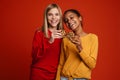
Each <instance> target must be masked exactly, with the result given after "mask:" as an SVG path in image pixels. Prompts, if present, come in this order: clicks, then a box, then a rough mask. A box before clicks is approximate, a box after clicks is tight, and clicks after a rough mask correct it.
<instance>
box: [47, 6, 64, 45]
mask: <svg viewBox="0 0 120 80" xmlns="http://www.w3.org/2000/svg"><path fill="white" fill-rule="evenodd" d="M47 20H48V23H49V30H50V31H51V32H52V34H51V38H50V40H49V42H50V43H53V42H54V39H55V38H62V34H61V30H57V25H58V24H59V22H60V14H59V11H58V9H57V8H53V9H51V10H50V11H48V13H47Z"/></svg>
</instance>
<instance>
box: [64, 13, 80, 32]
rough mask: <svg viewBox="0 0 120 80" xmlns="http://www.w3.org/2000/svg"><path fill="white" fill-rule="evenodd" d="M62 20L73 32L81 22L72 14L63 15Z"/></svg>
mask: <svg viewBox="0 0 120 80" xmlns="http://www.w3.org/2000/svg"><path fill="white" fill-rule="evenodd" d="M64 20H65V24H66V25H67V26H68V27H69V28H70V29H71V30H73V31H74V30H75V29H77V27H79V26H80V25H81V21H82V19H81V17H78V16H77V15H76V14H75V13H73V12H67V13H66V14H65V17H64Z"/></svg>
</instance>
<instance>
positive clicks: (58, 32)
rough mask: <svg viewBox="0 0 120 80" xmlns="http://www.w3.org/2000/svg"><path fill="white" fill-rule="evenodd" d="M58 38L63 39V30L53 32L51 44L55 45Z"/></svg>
mask: <svg viewBox="0 0 120 80" xmlns="http://www.w3.org/2000/svg"><path fill="white" fill-rule="evenodd" d="M56 38H63V34H62V30H53V31H52V33H51V37H50V40H49V42H50V43H53V42H54V39H56Z"/></svg>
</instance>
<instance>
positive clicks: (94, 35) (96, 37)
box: [90, 33, 98, 41]
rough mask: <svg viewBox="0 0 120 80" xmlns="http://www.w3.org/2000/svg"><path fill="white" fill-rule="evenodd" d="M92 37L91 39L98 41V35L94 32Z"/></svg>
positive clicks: (91, 34)
mask: <svg viewBox="0 0 120 80" xmlns="http://www.w3.org/2000/svg"><path fill="white" fill-rule="evenodd" d="M90 39H91V41H98V36H97V35H96V34H94V33H90Z"/></svg>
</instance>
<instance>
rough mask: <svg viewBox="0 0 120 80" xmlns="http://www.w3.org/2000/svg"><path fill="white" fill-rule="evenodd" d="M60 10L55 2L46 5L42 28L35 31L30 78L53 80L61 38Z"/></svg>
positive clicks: (34, 79)
mask: <svg viewBox="0 0 120 80" xmlns="http://www.w3.org/2000/svg"><path fill="white" fill-rule="evenodd" d="M62 29H63V26H62V12H61V9H60V7H59V6H58V5H57V4H50V5H48V6H47V8H46V10H45V15H44V24H43V27H42V29H38V30H37V31H36V32H35V35H34V38H33V47H32V65H31V73H30V80H55V75H56V70H57V65H58V60H59V54H60V45H61V40H62V36H63V34H62Z"/></svg>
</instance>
